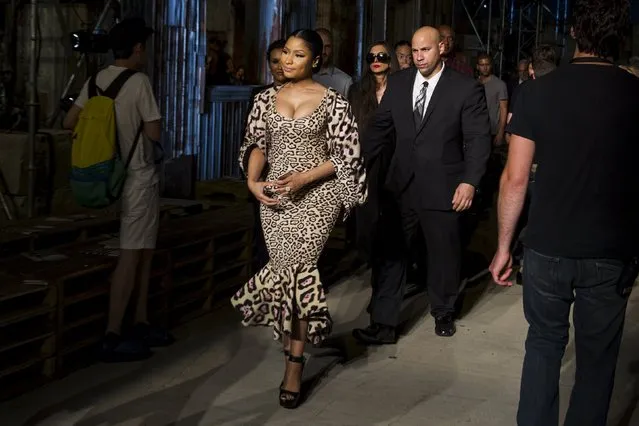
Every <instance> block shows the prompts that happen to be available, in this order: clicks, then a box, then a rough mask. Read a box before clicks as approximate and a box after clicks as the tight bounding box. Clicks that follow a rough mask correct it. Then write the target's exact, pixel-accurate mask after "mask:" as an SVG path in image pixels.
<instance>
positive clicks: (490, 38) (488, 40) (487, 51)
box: [486, 0, 493, 54]
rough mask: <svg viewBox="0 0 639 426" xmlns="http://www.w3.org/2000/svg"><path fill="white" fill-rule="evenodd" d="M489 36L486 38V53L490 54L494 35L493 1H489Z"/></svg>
mask: <svg viewBox="0 0 639 426" xmlns="http://www.w3.org/2000/svg"><path fill="white" fill-rule="evenodd" d="M487 33H488V35H487V36H486V53H488V54H490V45H491V44H492V35H493V0H488V31H487Z"/></svg>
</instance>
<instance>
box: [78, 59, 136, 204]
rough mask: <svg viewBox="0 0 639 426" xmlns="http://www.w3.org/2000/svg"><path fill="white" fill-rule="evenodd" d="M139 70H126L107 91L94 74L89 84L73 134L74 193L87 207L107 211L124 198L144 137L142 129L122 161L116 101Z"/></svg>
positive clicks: (80, 202)
mask: <svg viewBox="0 0 639 426" xmlns="http://www.w3.org/2000/svg"><path fill="white" fill-rule="evenodd" d="M136 73H137V71H134V70H125V71H122V73H120V75H118V76H117V77H116V78H115V80H113V83H111V84H110V85H109V87H108V88H107V89H106V90H104V91H103V90H101V89H100V88H99V87H98V86H97V84H96V77H97V75H94V76H93V77H91V78H90V79H89V83H88V98H89V99H88V100H87V102H86V104H85V105H84V108H82V112H81V113H80V117H79V120H78V124H77V125H76V126H75V129H74V132H73V148H72V150H71V190H72V192H73V195H74V197H75V199H76V201H77V202H78V203H79V204H80V205H81V206H83V207H91V208H104V207H107V206H109V205H111V204H113V203H114V202H116V201H117V200H118V199H119V198H120V196H121V195H122V189H123V187H124V181H125V180H126V171H127V169H128V168H129V164H130V163H131V159H132V158H133V154H134V152H135V150H136V148H137V146H138V141H139V139H140V136H141V134H142V127H143V125H142V123H140V127H139V128H138V131H137V134H136V136H135V140H134V142H133V147H132V148H131V152H129V155H128V158H127V160H126V162H124V161H122V153H121V151H120V142H119V140H118V130H117V123H116V115H115V98H116V96H117V95H118V93H119V92H120V89H122V86H124V83H126V82H127V80H128V79H129V78H131V76H133V75H134V74H136Z"/></svg>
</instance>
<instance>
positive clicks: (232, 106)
mask: <svg viewBox="0 0 639 426" xmlns="http://www.w3.org/2000/svg"><path fill="white" fill-rule="evenodd" d="M257 88H258V86H213V87H209V88H207V93H206V106H205V110H204V114H203V115H202V116H201V120H200V123H201V130H200V137H201V139H200V143H199V152H198V153H197V154H198V172H197V179H198V180H210V179H220V178H226V177H235V178H239V177H241V173H240V168H239V165H238V162H237V154H238V152H239V150H240V145H241V144H242V139H243V137H244V128H245V125H246V117H247V116H248V109H249V106H250V104H251V98H252V96H253V94H254V93H255V92H256V91H257Z"/></svg>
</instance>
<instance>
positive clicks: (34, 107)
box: [27, 0, 38, 218]
mask: <svg viewBox="0 0 639 426" xmlns="http://www.w3.org/2000/svg"><path fill="white" fill-rule="evenodd" d="M30 4H31V15H30V16H29V29H30V33H31V36H30V52H29V102H28V104H27V108H28V109H29V139H28V142H29V163H28V166H27V173H28V176H29V189H28V193H27V204H28V205H27V215H28V216H29V218H32V217H34V216H35V188H36V163H35V151H36V148H35V147H36V132H37V131H38V88H37V86H38V1H37V0H31V3H30Z"/></svg>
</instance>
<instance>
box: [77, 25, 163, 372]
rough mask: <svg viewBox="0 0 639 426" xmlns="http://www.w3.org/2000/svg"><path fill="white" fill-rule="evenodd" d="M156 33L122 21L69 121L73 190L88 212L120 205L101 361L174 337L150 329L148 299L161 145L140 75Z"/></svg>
mask: <svg viewBox="0 0 639 426" xmlns="http://www.w3.org/2000/svg"><path fill="white" fill-rule="evenodd" d="M151 34H153V30H152V29H151V28H148V27H147V26H146V23H145V22H144V20H143V19H140V18H132V19H125V20H123V21H122V22H120V23H118V24H117V25H115V26H114V27H113V28H112V29H111V31H110V33H109V43H110V47H111V49H112V51H113V54H114V57H115V63H114V65H111V66H109V67H107V68H105V69H103V70H102V71H100V72H99V73H97V74H96V75H94V76H92V77H91V78H89V80H88V81H87V82H86V83H85V84H84V87H83V88H82V91H81V92H80V95H79V96H78V99H77V100H76V101H75V104H74V105H73V106H72V107H71V109H70V110H69V113H68V114H67V116H66V117H65V119H64V127H65V128H68V129H73V130H74V134H73V150H72V159H71V162H72V171H71V188H72V191H73V194H74V196H75V198H76V200H77V201H78V202H79V203H80V204H81V205H83V206H85V207H94V208H103V207H106V206H108V205H110V204H113V203H115V202H117V201H121V209H122V210H121V224H120V257H119V259H118V265H117V267H116V269H115V272H114V274H113V279H112V283H111V292H110V303H109V319H108V326H107V330H106V334H105V336H104V339H103V342H102V346H101V351H100V357H101V359H102V360H103V361H105V362H125V361H137V360H141V359H145V358H148V357H149V356H151V355H152V352H151V350H150V348H151V347H157V346H167V345H169V344H171V343H173V340H174V339H173V337H172V336H171V335H170V334H169V333H168V332H166V331H165V330H162V329H160V328H157V327H154V326H151V325H149V323H148V318H147V299H148V297H147V296H148V289H149V276H150V273H151V262H152V258H153V250H154V249H155V244H156V239H157V233H158V225H159V209H160V190H159V185H160V176H159V173H158V172H157V170H156V167H155V158H154V145H153V144H154V143H157V141H159V140H160V135H161V127H160V119H161V115H160V112H159V108H158V105H157V102H156V100H155V96H154V95H153V90H152V87H151V83H150V81H149V78H148V77H147V75H146V74H144V73H142V72H140V70H142V69H143V68H144V66H145V64H146V48H145V45H146V42H147V40H148V38H149V37H150V36H151ZM134 290H137V291H136V294H137V295H138V299H137V304H136V306H135V309H134V312H135V324H134V326H133V328H132V330H131V331H130V332H127V333H123V330H122V322H123V319H124V314H125V312H126V310H127V306H128V304H129V302H130V299H131V296H132V294H133V292H134Z"/></svg>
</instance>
